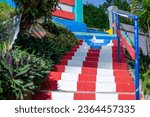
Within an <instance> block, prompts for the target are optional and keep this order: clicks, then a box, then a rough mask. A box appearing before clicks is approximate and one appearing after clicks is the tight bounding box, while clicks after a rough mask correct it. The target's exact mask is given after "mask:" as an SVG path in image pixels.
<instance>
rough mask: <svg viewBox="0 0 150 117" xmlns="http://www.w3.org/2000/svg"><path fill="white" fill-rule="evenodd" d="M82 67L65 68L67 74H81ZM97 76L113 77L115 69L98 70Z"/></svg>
mask: <svg viewBox="0 0 150 117" xmlns="http://www.w3.org/2000/svg"><path fill="white" fill-rule="evenodd" d="M81 70H82V67H79V66H65V71H64V72H65V73H72V74H81ZM97 75H100V76H103V75H104V76H113V69H100V68H98V69H97Z"/></svg>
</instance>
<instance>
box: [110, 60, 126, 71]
mask: <svg viewBox="0 0 150 117" xmlns="http://www.w3.org/2000/svg"><path fill="white" fill-rule="evenodd" d="M113 69H120V70H127V69H128V66H127V64H126V63H118V62H113Z"/></svg>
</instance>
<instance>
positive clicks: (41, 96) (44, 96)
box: [32, 92, 51, 100]
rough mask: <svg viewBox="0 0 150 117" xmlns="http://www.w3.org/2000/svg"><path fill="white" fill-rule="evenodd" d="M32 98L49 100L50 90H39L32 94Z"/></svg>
mask: <svg viewBox="0 0 150 117" xmlns="http://www.w3.org/2000/svg"><path fill="white" fill-rule="evenodd" d="M32 100H51V93H50V92H39V93H36V94H34V95H33V96H32Z"/></svg>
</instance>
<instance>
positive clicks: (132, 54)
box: [116, 30, 135, 60]
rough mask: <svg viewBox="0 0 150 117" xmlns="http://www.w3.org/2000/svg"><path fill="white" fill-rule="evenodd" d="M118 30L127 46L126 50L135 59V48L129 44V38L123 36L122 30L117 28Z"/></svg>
mask: <svg viewBox="0 0 150 117" xmlns="http://www.w3.org/2000/svg"><path fill="white" fill-rule="evenodd" d="M116 32H117V34H118V36H119V38H120V39H121V40H122V43H123V45H124V46H125V47H126V50H127V51H128V53H129V54H130V56H131V58H132V60H135V50H134V48H133V47H132V46H131V45H129V44H128V42H127V40H126V39H125V38H124V37H123V36H122V34H121V32H120V30H117V31H116Z"/></svg>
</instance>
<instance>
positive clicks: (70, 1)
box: [59, 0, 75, 6]
mask: <svg viewBox="0 0 150 117" xmlns="http://www.w3.org/2000/svg"><path fill="white" fill-rule="evenodd" d="M59 2H60V3H64V4H67V5H71V6H74V5H75V0H59Z"/></svg>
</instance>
